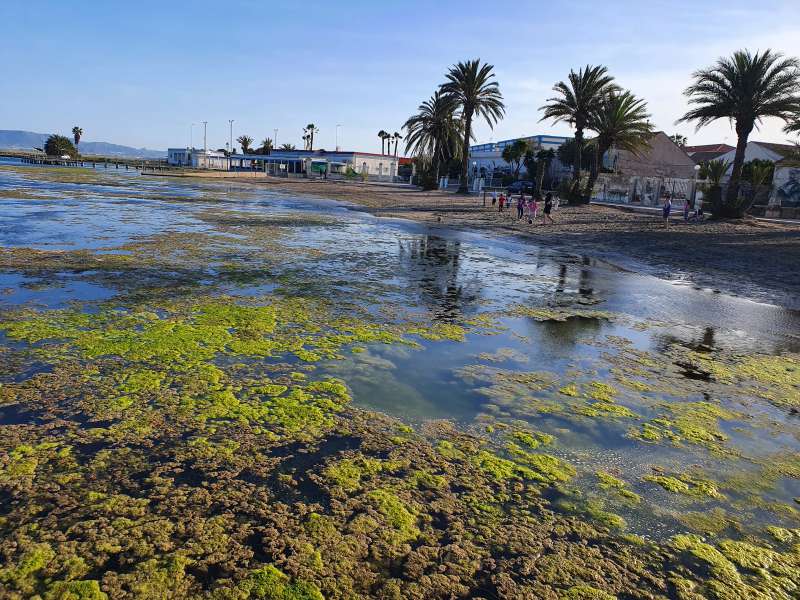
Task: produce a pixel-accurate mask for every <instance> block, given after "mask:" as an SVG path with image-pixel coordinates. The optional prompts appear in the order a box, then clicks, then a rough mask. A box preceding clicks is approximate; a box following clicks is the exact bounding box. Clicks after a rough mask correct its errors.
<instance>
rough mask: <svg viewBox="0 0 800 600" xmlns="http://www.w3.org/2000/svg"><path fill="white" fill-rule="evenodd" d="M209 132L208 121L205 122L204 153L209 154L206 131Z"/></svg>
mask: <svg viewBox="0 0 800 600" xmlns="http://www.w3.org/2000/svg"><path fill="white" fill-rule="evenodd" d="M207 130H208V121H203V153H204V154H205V153H206V152H208V143H207V142H206V131H207Z"/></svg>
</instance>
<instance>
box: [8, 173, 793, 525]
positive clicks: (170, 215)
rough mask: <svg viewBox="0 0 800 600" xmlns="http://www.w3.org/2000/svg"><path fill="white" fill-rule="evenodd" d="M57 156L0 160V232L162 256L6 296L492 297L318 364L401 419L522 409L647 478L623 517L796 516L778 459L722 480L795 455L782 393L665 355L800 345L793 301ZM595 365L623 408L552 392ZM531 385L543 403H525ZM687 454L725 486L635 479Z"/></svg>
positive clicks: (482, 420) (27, 243)
mask: <svg viewBox="0 0 800 600" xmlns="http://www.w3.org/2000/svg"><path fill="white" fill-rule="evenodd" d="M64 171H68V173H69V174H74V176H73V175H71V176H72V177H73V179H74V180H70V177H68V176H64V175H63V174H61V173H59V172H57V170H54V169H47V170H44V169H42V170H40V171H37V169H36V168H27V167H26V168H20V167H18V166H16V165H12V164H10V163H9V162H8V161H7V162H6V164H5V165H0V203H2V207H3V210H2V211H1V212H0V245H2V247H3V248H6V249H13V248H30V249H36V250H46V251H50V250H56V251H80V250H87V251H91V252H92V254H94V253H96V255H97V256H115V255H119V256H125V255H126V254H128V253H129V252H132V251H136V252H139V251H142V250H141V249H142V248H146V249H147V252H151V253H152V255H153V256H156V257H158V258H159V259H162V260H163V262H162V263H159V264H160V265H161V268H160V269H145V268H144V267H138V266H133V267H131V268H130V271H129V272H128V273H127V274H120V273H119V272H117V271H113V270H111V271H108V270H98V269H95V268H93V266H92V263H91V262H88V263H87V264H86V266H85V268H82V269H72V270H68V271H64V270H61V271H57V272H52V271H47V272H40V271H39V270H38V269H39V267H37V265H36V264H35V263H31V264H30V265H28V266H27V267H25V268H14V269H9V270H7V271H5V272H3V273H0V289H2V295H0V307H2V308H3V309H6V310H7V309H15V308H20V307H27V306H29V307H32V308H35V309H37V310H46V309H59V308H64V307H66V306H69V305H70V304H71V303H79V304H80V305H82V306H83V308H84V310H86V311H90V312H91V311H93V310H95V309H96V305H97V304H98V303H101V302H106V303H108V302H110V303H111V305H113V303H114V301H115V299H118V300H119V301H120V302H122V301H123V299H126V298H130V297H131V295H132V294H133V293H134V292H135V291H136V286H137V285H138V283H141V284H142V285H145V284H146V285H147V286H148V289H152V288H155V289H161V288H164V289H168V288H171V287H172V286H175V289H176V290H177V289H179V288H180V287H181V286H188V287H190V288H192V289H193V290H195V291H196V289H197V288H201V289H203V290H204V293H208V294H220V293H224V294H229V295H232V296H239V297H243V298H249V297H259V296H262V295H265V294H271V293H282V294H288V295H292V294H298V293H302V294H308V293H312V294H314V295H317V296H320V297H324V298H329V299H332V300H335V301H336V302H339V303H341V304H342V305H348V304H352V305H354V306H357V307H359V308H360V309H363V310H366V311H368V312H369V313H370V314H373V315H381V314H382V310H383V311H389V312H391V313H392V315H396V314H398V313H407V314H408V315H410V316H411V317H413V316H414V315H424V316H425V318H426V319H430V321H431V322H432V323H434V324H435V323H444V324H455V323H462V322H464V321H465V320H469V319H472V318H474V317H475V316H477V315H491V316H492V319H494V323H495V325H494V326H493V327H492V328H490V329H492V330H491V331H484V330H482V329H481V328H480V327H478V328H477V330H471V331H468V332H467V334H466V337H465V339H464V340H463V341H455V340H448V339H445V340H426V339H424V338H423V339H419V340H418V342H419V344H420V345H421V348H417V349H415V348H410V347H406V346H390V345H385V344H367V345H366V348H365V351H364V352H362V353H358V354H352V355H348V356H347V358H346V359H344V360H331V361H323V362H322V363H320V365H319V367H320V370H321V372H323V373H329V374H332V375H335V376H336V377H339V378H341V379H343V380H344V381H345V382H346V383H347V385H348V387H349V389H350V391H351V393H352V396H353V402H354V403H355V405H357V406H359V407H362V408H365V409H369V410H377V411H380V412H383V413H386V414H389V415H391V416H395V417H398V418H400V419H402V420H403V421H406V422H409V423H412V424H414V425H415V426H417V427H422V426H423V425H424V424H425V423H427V422H430V421H433V420H438V419H446V420H451V421H453V422H455V423H456V424H457V425H458V427H460V428H463V429H465V430H469V431H473V432H479V433H481V434H485V435H487V436H488V437H489V438H495V439H497V438H498V437H499V438H502V435H503V431H505V430H506V429H504V428H508V427H516V425H515V424H518V423H523V424H524V425H525V426H526V427H529V428H531V429H532V430H535V431H538V432H542V433H546V434H551V435H553V436H554V437H555V441H554V443H553V444H552V446H550V447H549V448H548V452H550V453H552V454H554V455H556V456H558V457H561V458H563V459H565V460H566V461H568V462H569V463H571V464H573V465H574V466H576V467H577V469H578V472H579V474H578V478H577V479H576V484H577V485H578V487H579V488H581V489H583V490H584V491H585V493H586V494H587V496H591V495H592V494H593V493H596V490H595V491H592V488H593V487H594V485H595V482H594V479H593V474H594V472H595V471H597V470H605V471H608V472H611V473H614V474H615V475H616V476H618V477H620V478H622V479H624V480H625V481H627V482H629V483H630V486H631V489H632V490H634V491H635V492H636V493H638V494H640V495H642V496H643V497H644V498H645V502H644V503H643V504H642V505H640V506H630V505H625V504H624V503H615V502H614V501H613V500H611V501H608V503H607V508H609V509H612V510H614V511H615V512H618V513H619V514H622V515H623V516H624V517H625V518H626V519H627V520H628V523H629V527H630V529H631V530H632V531H634V532H636V533H639V534H644V535H648V536H651V537H654V538H661V537H663V536H666V535H669V534H672V533H675V532H678V531H681V530H683V529H685V527H684V526H683V525H681V524H680V516H681V513H685V512H687V511H699V512H701V511H707V510H710V509H711V508H713V507H717V506H719V507H723V508H724V509H725V510H726V511H727V512H728V513H730V514H732V515H734V514H736V513H743V514H745V515H746V516H747V517H748V518H749V519H746V520H747V521H748V522H746V523H743V524H742V527H743V528H744V529H745V530H748V531H749V530H752V531H753V533H756V534H760V533H761V528H763V526H765V525H767V524H781V525H785V526H794V527H797V526H798V523H799V522H800V518H799V517H798V513H797V510H796V509H795V508H794V505H793V498H795V497H797V496H800V483H799V482H798V480H797V479H793V478H791V477H784V476H777V477H776V478H775V480H774V485H771V486H770V487H769V488H768V489H766V490H764V491H763V492H762V493H758V494H756V495H755V496H753V494H752V491H751V490H750V489H748V488H747V486H748V485H749V484H744V488H743V487H742V486H741V485H738V484H737V485H734V484H732V483H730V482H729V481H728V480H729V479H730V478H731V477H732V476H733V475H734V474H737V473H746V472H750V471H753V469H756V471H755V474H754V475H753V477H755V478H757V479H758V478H761V477H762V474H761V472H760V471H758V470H757V468H756V467H755V466H754V465H760V466H759V467H758V468H761V467H764V464H762V463H761V462H759V461H764V463H768V462H769V461H770V457H773V456H779V455H780V456H785V457H789V458H791V457H796V456H797V452H798V450H800V433H799V432H800V417H798V415H797V414H796V413H793V412H791V411H790V410H789V409H788V408H787V407H786V406H782V405H776V404H775V403H770V402H767V401H765V400H764V399H763V398H759V397H754V396H752V395H751V394H749V393H742V394H739V392H737V389H736V386H734V385H727V386H726V385H721V384H720V383H719V382H713V381H708V380H707V378H706V377H705V375H703V374H702V373H701V374H700V375H699V376H698V375H697V374H693V373H690V372H687V373H685V377H684V376H683V375H682V374H681V367H680V363H681V355H682V354H684V353H686V354H687V355H688V353H694V352H696V351H698V352H699V353H700V354H708V355H710V356H717V355H719V356H728V355H731V356H746V355H754V354H757V353H758V354H768V355H769V354H777V355H780V354H793V353H797V352H800V313H798V312H797V311H792V310H786V309H783V308H781V307H779V306H773V305H769V304H764V303H759V302H753V301H750V300H748V299H745V298H738V297H732V296H727V295H725V294H720V293H714V292H712V291H710V290H705V289H698V288H696V287H694V286H692V285H691V284H688V283H673V282H667V281H663V280H659V279H657V278H654V277H651V276H647V275H641V274H637V273H635V272H631V271H629V270H623V269H620V268H617V267H616V266H614V265H613V264H609V263H606V262H602V261H597V260H593V259H592V257H591V252H590V250H584V249H580V248H576V250H575V253H574V254H567V253H563V252H556V251H553V250H550V249H548V248H546V247H539V246H536V245H535V244H532V243H528V242H520V241H515V240H508V239H503V240H498V239H495V238H492V237H488V236H484V235H478V234H472V233H469V232H463V231H454V230H450V229H448V228H447V227H439V226H436V227H432V226H427V225H421V224H417V223H412V222H406V221H401V220H389V219H379V218H376V217H373V216H371V215H369V214H366V213H361V212H357V211H354V210H350V209H348V208H346V207H343V206H341V205H339V204H337V203H335V202H332V201H329V200H326V199H322V198H314V197H299V196H293V195H290V194H287V193H285V192H279V191H274V190H269V189H264V188H262V187H260V186H254V185H236V184H229V183H204V182H194V181H183V180H178V179H170V178H157V177H146V176H140V175H137V174H135V173H133V172H128V173H124V172H114V171H109V172H102V171H100V172H97V173H92V172H90V173H88V174H86V173H84V171H83V170H66V169H65V170H64ZM81 178H85V180H81ZM276 223H277V224H278V225H277V226H278V227H280V229H281V231H282V232H284V233H283V234H282V235H284V237H282V238H281V240H280V246H279V247H277V246H276V248H277V250H276V252H277V255H276V256H275V257H274V258H275V260H273V261H271V262H270V264H268V265H266V264H265V262H264V261H263V260H260V259H259V258H258V257H256V258H254V259H253V261H252V262H251V263H249V264H248V265H247V266H248V268H251V269H252V271H249V270H245V269H242V268H241V265H240V267H239V268H238V271H237V276H236V277H223V276H222V274H224V273H225V265H226V264H227V263H228V262H229V261H231V260H234V259H236V260H239V259H241V258H242V257H245V259H246V257H247V256H248V254H249V253H251V252H254V251H256V250H257V249H258V248H260V247H261V246H262V245H263V244H265V243H272V242H273V240H272V238H269V237H266V238H264V237H258V236H257V235H256V234H255V233H254V232H258V231H262V230H263V231H266V232H267V234H268V233H269V231H271V230H270V229H269V228H270V227H273V226H275V224H276ZM179 236H206V237H203V238H202V239H201V238H189V237H186V239H187V240H190V241H191V240H195V239H201V241H200V242H199V246H198V247H195V246H187V248H190V249H191V250H186V248H183V249H181V248H177V249H176V248H175V247H172V246H170V245H169V244H168V243H166V242H168V241H169V240H170V239H173V238H174V239H177V238H178V237H179ZM181 239H183V238H181ZM154 240H155V242H154ZM212 242H213V243H212ZM188 243H189V242H187V244H188ZM191 243H194V242H191ZM159 286H161V287H159ZM193 293H195V292H193ZM519 306H523V307H550V308H555V309H559V308H563V309H564V310H565V311H576V310H577V311H580V310H589V311H603V312H605V313H609V314H611V315H613V318H605V317H603V316H598V315H599V313H591V314H589V315H588V316H580V315H577V316H575V315H572V314H571V315H569V318H566V320H564V321H558V320H554V319H538V318H534V317H530V316H524V315H521V314H520V313H519V311H518V310H517V307H519ZM620 340H624V344H623V343H622V342H620ZM624 348H629V349H631V350H633V351H637V352H640V353H647V355H648V356H649V357H650V359H651V360H652V361H653V362H654V364H655V366H654V367H653V368H651V369H650V370H649V371H648V372H647V374H646V375H642V374H641V373H638V374H636V375H635V376H636V377H638V378H639V379H640V380H641V381H643V382H644V383H645V384H648V385H649V384H652V388H653V389H648V390H642V389H637V388H636V387H625V385H624V384H620V383H619V381H621V379H620V378H619V377H618V375H619V370H622V371H624V370H625V369H627V368H628V366H627V363H625V362H624V361H625V360H627V359H624V358H623V355H624ZM471 368H472V370H470V369H471ZM476 369H477V371H476ZM615 369H616V371H615ZM500 372H501V373H500ZM538 372H544V373H547V374H548V376H549V377H551V378H553V381H552V382H551V383H549V384H547V385H543V386H541V388H537V387H535V386H534V387H530V386H528V387H527V388H526V389H520V388H514V387H513V386H511V387H508V386H507V387H503V386H502V378H503V377H511V376H513V374H515V373H538ZM498 373H499V374H498ZM615 373H616V375H615ZM662 374H663V377H662V376H661V375H662ZM615 376H617V379H616V380H615V379H614V378H615ZM633 376H634V375H631V377H633ZM648 378H649V379H648ZM609 381H610V382H611V383H612V384H613V385H614V387H615V401H616V403H617V404H619V405H622V406H624V407H627V408H629V409H630V410H631V411H632V412H633V413H634V414H635V416H633V417H630V416H622V417H620V416H619V415H614V416H608V415H599V416H598V415H594V416H590V415H585V414H579V413H576V410H580V409H581V407H582V406H584V405H583V404H581V405H580V406H578V405H572V404H569V403H570V402H573V399H572V396H570V395H569V394H565V393H559V389H560V388H562V387H563V386H566V385H569V384H572V383H574V384H576V385H577V386H578V387H579V389H580V390H583V391H582V392H581V395H580V398H581V399H580V402H589V400H588V396H587V395H586V394H589V392H588V391H587V390H590V389H591V385H592V382H609ZM615 381H616V383H615ZM526 385H527V384H526ZM581 386H582V387H581ZM523 387H524V386H523ZM539 401H542V402H544V401H546V402H548V403H550V404H551V405H552V404H553V403H555V406H556V408H553V406H551V405H548V406H547V407H544V408H542V407H540V406H539V405H538V404H537V402H539ZM709 401H710V402H713V403H714V406H721V407H723V408H729V409H730V410H732V411H734V412H736V416H735V417H731V418H720V419H719V421H717V419H716V418H714V419H712V421H715V422H716V424H717V425H718V427H719V431H720V433H721V436H722V437H720V438H719V439H718V440H716V441H714V442H710V443H709V444H707V445H703V444H692V443H689V442H686V441H685V440H684V441H682V442H676V443H674V444H673V443H668V442H667V441H659V442H658V443H645V442H643V441H642V440H641V439H637V438H636V437H635V436H632V435H631V430H632V429H636V428H637V427H638V426H639V425H641V424H642V423H644V422H646V421H648V420H650V419H653V418H657V417H659V416H660V415H663V414H664V413H665V411H666V412H667V413H669V412H670V410H672V409H671V408H670V404H671V403H672V404H673V405H675V406H677V405H679V404H681V403H685V402H709ZM575 402H577V400H575ZM665 404H666V405H667V408H664V406H665ZM559 406H560V407H561V408H560V409H559V408H558V407H559ZM576 406H577V409H576ZM26 414H27V413H25V412H24V411H9V413H8V415H7V416H3V415H5V413H0V418H2V419H4V423H6V424H19V422H21V421H24V419H25V415H26ZM673 417H674V418H677V416H675V415H673ZM498 424H499V426H498ZM710 446H713V448H712V447H710ZM690 467H692V468H693V469H694V471H695V472H697V473H701V474H702V477H703V478H707V479H709V480H712V481H714V482H716V484H717V485H718V487H719V488H720V490H722V495H721V496H720V497H717V498H709V497H691V496H686V495H681V494H675V493H671V492H668V491H667V490H665V489H662V488H661V487H659V486H658V485H654V484H653V483H652V482H649V481H646V480H644V479H643V477H645V476H647V475H648V474H652V473H654V472H655V473H661V472H663V473H673V474H683V473H685V472H686V471H687V469H689V468H690ZM654 468H656V469H657V470H655V471H654ZM768 502H769V503H774V504H775V505H780V506H782V507H784V510H777V509H776V508H775V506H772V505H771V506H767V505H766V503H768Z"/></svg>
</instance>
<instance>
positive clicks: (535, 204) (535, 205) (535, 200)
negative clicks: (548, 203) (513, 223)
mask: <svg viewBox="0 0 800 600" xmlns="http://www.w3.org/2000/svg"><path fill="white" fill-rule="evenodd" d="M539 200H541V196H539V194H538V193H537V194H536V195H535V196H532V197H531V222H532V223H535V222H536V217H537V216H539Z"/></svg>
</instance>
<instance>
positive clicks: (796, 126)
mask: <svg viewBox="0 0 800 600" xmlns="http://www.w3.org/2000/svg"><path fill="white" fill-rule="evenodd" d="M783 131H784V132H786V133H789V134H792V133H797V134H800V112H798V113H797V114H796V115H794V117H792V120H791V121H789V122H788V123H786V127H784V128H783Z"/></svg>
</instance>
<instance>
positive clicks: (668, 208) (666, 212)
mask: <svg viewBox="0 0 800 600" xmlns="http://www.w3.org/2000/svg"><path fill="white" fill-rule="evenodd" d="M661 210H662V212H663V215H664V226H665V227H669V213H670V212H672V200H671V199H670V197H669V195H667V197H666V198H664V207H663V208H662V209H661Z"/></svg>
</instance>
